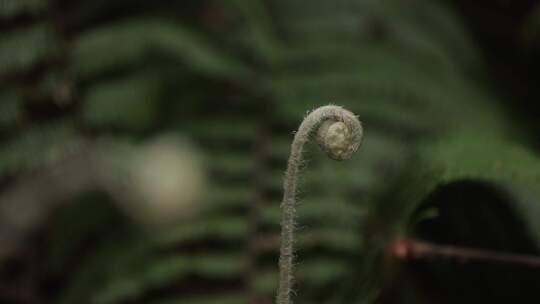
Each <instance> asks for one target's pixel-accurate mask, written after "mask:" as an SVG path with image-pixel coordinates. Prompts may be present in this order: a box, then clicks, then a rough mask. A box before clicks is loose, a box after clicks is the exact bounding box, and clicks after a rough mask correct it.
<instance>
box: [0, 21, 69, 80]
mask: <svg viewBox="0 0 540 304" xmlns="http://www.w3.org/2000/svg"><path fill="white" fill-rule="evenodd" d="M57 49H58V46H57V39H56V37H55V34H54V31H52V29H51V28H50V27H49V26H48V25H46V24H37V25H33V26H31V27H29V28H25V29H20V30H14V31H10V32H4V33H1V35H0V74H6V73H12V72H20V71H24V70H26V69H28V68H31V67H32V66H33V65H35V64H37V63H41V62H43V61H45V60H46V59H47V58H49V57H50V56H51V55H54V54H55V52H56V51H57Z"/></svg>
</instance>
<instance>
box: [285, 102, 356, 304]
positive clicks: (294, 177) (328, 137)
mask: <svg viewBox="0 0 540 304" xmlns="http://www.w3.org/2000/svg"><path fill="white" fill-rule="evenodd" d="M317 127H318V130H317V142H318V143H319V145H320V147H321V149H322V150H323V151H325V152H326V154H327V155H328V157H330V158H332V159H334V160H346V159H350V158H351V157H352V155H353V154H354V152H356V150H358V148H359V147H360V145H361V143H362V138H363V129H362V124H361V123H360V121H359V120H358V118H357V117H356V116H355V115H354V114H353V113H351V112H350V111H347V110H345V109H343V108H342V107H339V106H334V105H328V106H323V107H320V108H317V109H315V110H313V111H312V112H311V113H309V114H308V115H307V116H306V118H304V120H303V121H302V123H301V124H300V127H299V128H298V131H297V132H296V134H295V136H294V140H293V142H292V145H291V154H290V156H289V161H288V164H287V171H286V172H285V179H284V183H283V188H284V189H283V190H284V193H283V201H282V202H281V248H280V256H279V287H278V294H277V300H276V302H277V304H291V303H292V301H291V293H292V292H293V291H292V290H293V289H292V287H293V279H294V276H293V259H294V219H295V213H296V210H295V205H296V191H297V185H296V184H297V181H298V173H299V171H300V166H301V164H302V150H303V148H304V145H305V143H306V142H307V141H308V140H309V137H310V134H311V133H312V132H313V131H314V130H315V128H317Z"/></svg>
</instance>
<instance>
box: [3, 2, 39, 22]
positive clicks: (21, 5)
mask: <svg viewBox="0 0 540 304" xmlns="http://www.w3.org/2000/svg"><path fill="white" fill-rule="evenodd" d="M47 5H48V2H47V0H2V1H0V18H6V19H7V18H12V17H16V16H17V15H20V14H22V13H30V14H36V13H40V12H43V11H44V10H45V9H46V8H47Z"/></svg>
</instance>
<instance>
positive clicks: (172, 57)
mask: <svg viewBox="0 0 540 304" xmlns="http://www.w3.org/2000/svg"><path fill="white" fill-rule="evenodd" d="M0 3H1V4H0V20H1V22H2V23H3V24H6V26H5V27H6V30H3V31H2V33H0V77H1V79H2V81H1V83H0V134H1V135H2V145H1V147H0V180H1V181H9V180H11V179H13V178H16V177H18V176H19V175H21V174H23V173H25V172H28V171H32V170H38V169H39V168H42V167H43V166H44V165H46V164H47V163H48V162H49V161H50V159H51V158H55V157H61V154H62V151H63V149H65V148H66V146H69V145H68V144H67V143H69V142H70V141H72V140H75V139H76V138H80V137H83V138H100V137H108V138H113V139H115V138H117V139H118V140H124V139H126V138H127V139H129V140H132V141H140V140H142V139H145V138H148V137H152V136H155V135H158V134H160V133H162V132H171V131H172V132H174V133H177V134H180V135H182V136H185V137H188V138H190V139H191V140H192V141H194V142H195V143H196V144H197V146H198V147H199V148H200V151H202V154H203V155H204V159H205V161H206V169H207V171H208V175H209V179H210V185H209V189H208V191H207V193H206V196H205V200H204V205H203V206H202V208H203V211H202V212H201V214H200V215H198V216H197V217H196V218H193V219H191V220H189V221H185V222H182V223H178V225H175V227H174V228H171V229H169V230H168V231H160V232H156V231H151V232H148V231H141V229H140V228H137V227H135V226H134V224H133V223H131V222H130V221H129V220H126V219H124V218H123V216H122V215H119V214H118V213H117V211H116V210H115V209H114V208H112V207H111V204H110V200H111V199H110V198H107V197H105V196H103V195H95V194H86V195H82V196H81V197H80V198H74V199H73V204H71V205H69V206H66V207H63V208H62V209H61V210H59V211H58V212H56V213H55V216H54V218H53V219H52V220H50V222H48V224H47V229H43V230H44V231H45V232H43V233H42V234H43V235H44V238H45V239H46V243H47V245H46V246H45V250H43V251H41V252H40V257H39V261H40V263H42V265H45V266H43V268H44V271H45V275H41V276H40V278H39V279H41V280H45V281H48V282H49V281H50V282H54V284H51V285H52V286H54V287H51V289H52V291H50V290H49V291H47V292H43V293H42V296H43V297H45V298H46V301H45V302H47V303H49V302H50V303H81V302H82V303H95V304H105V303H193V304H195V303H197V304H202V303H248V302H250V303H271V302H272V301H273V297H274V292H275V288H276V284H277V249H278V245H279V240H278V232H279V225H278V223H279V202H280V199H281V178H282V174H283V171H284V168H285V160H286V158H287V156H288V151H289V146H288V145H289V143H290V141H291V139H292V136H291V132H292V131H293V130H294V129H295V128H296V127H297V125H298V123H299V122H300V121H301V119H302V117H303V115H304V114H305V113H306V111H308V110H310V109H313V108H315V107H317V106H320V105H324V104H328V103H335V104H339V105H341V106H344V107H345V108H347V109H349V110H351V111H353V112H355V113H357V114H358V115H359V116H360V118H361V120H362V121H363V123H364V127H365V132H366V134H365V142H364V146H363V147H362V148H361V151H360V152H359V153H358V155H357V156H355V157H354V159H353V160H352V161H351V162H349V163H336V162H331V161H329V160H326V159H324V156H322V153H319V152H318V151H316V149H317V148H316V147H315V146H314V145H313V146H312V147H310V148H309V152H307V155H308V158H309V169H308V170H306V172H305V173H306V174H305V178H304V180H303V184H302V191H301V200H302V203H301V206H300V207H299V227H300V228H301V229H300V230H299V241H298V254H299V258H298V261H299V265H298V280H297V286H298V296H296V301H297V302H298V303H371V302H372V301H373V300H374V299H375V298H376V297H377V296H378V294H379V292H380V290H381V287H382V286H383V285H384V282H381V281H379V277H381V278H380V279H381V280H384V276H383V274H384V272H383V268H384V267H383V266H384V265H382V264H383V262H381V255H382V254H383V250H384V248H385V247H386V246H388V244H389V243H390V242H391V241H392V240H393V239H394V238H395V237H396V236H399V235H402V234H404V233H406V232H407V229H408V225H409V224H410V217H411V214H412V213H413V212H414V210H415V209H416V207H417V206H418V205H419V204H420V203H421V202H422V201H423V199H424V197H425V196H426V195H428V194H429V193H430V192H431V191H433V190H434V189H436V188H437V187H438V186H440V185H441V184H445V183H449V182H452V181H455V180H460V179H464V178H472V179H479V180H485V181H488V182H493V183H494V184H498V185H499V184H500V185H502V186H501V187H510V186H511V185H513V184H514V183H518V184H520V188H519V189H521V187H529V188H531V189H535V188H537V187H538V184H537V183H538V182H539V177H538V175H537V174H538V172H539V170H538V166H539V165H540V163H539V162H538V159H537V157H536V156H534V155H532V154H531V153H529V152H528V151H526V148H525V147H520V145H521V143H522V142H525V141H526V138H523V137H522V136H518V135H517V131H516V130H515V127H513V126H512V125H511V123H510V121H509V120H508V119H507V118H506V116H505V113H504V112H503V111H502V109H501V108H500V104H499V102H498V100H497V99H498V97H497V96H495V94H494V93H493V91H492V90H491V88H490V86H489V83H488V81H487V80H486V74H485V73H486V69H485V66H484V62H482V57H481V55H480V54H479V51H478V50H477V49H476V47H475V45H474V44H473V43H472V41H471V40H470V39H469V36H468V33H467V32H466V31H465V30H464V27H463V24H462V22H461V21H460V20H459V18H457V17H456V16H455V14H454V13H453V11H452V10H451V9H450V8H449V7H448V6H447V4H446V3H445V2H443V1H429V0H418V1H399V0H387V1H373V0H355V1H353V0H333V1H330V0H271V1H263V0H234V1H223V0H205V1H184V0H182V1H180V0H179V1H147V2H142V1H137V2H130V1H102V0H99V1H92V3H90V2H86V1H47V0H24V1H23V0H12V1H9V0H6V1H2V2H0ZM455 134H460V136H457V137H456V136H455ZM465 135H466V136H465ZM454 138H457V139H454ZM516 138H517V140H516ZM59 155H60V156H59ZM6 183H8V182H6ZM535 197H536V196H535ZM514 198H515V202H516V205H517V206H519V208H523V209H524V210H536V209H534V208H533V206H532V205H533V204H532V203H531V201H530V200H520V197H519V195H516V196H515V197H514ZM534 202H536V200H534ZM527 204H528V205H527ZM524 213H525V214H527V213H528V211H525V212H524ZM528 214H533V213H530V212H529V213H528ZM534 214H538V213H534ZM535 219H537V217H534V216H530V218H526V220H527V221H528V222H529V223H530V224H531V225H532V226H531V229H532V230H534V231H536V232H538V231H540V230H538V229H535V228H536V225H537V224H534V223H535V222H537V221H535ZM537 239H538V238H537ZM358 278H360V279H358Z"/></svg>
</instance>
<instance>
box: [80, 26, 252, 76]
mask: <svg viewBox="0 0 540 304" xmlns="http://www.w3.org/2000/svg"><path fill="white" fill-rule="evenodd" d="M111 45H115V47H114V48H111V47H110V46H111ZM160 61H161V62H169V63H172V64H178V65H180V66H185V67H188V68H191V69H193V70H194V71H195V72H197V73H202V74H205V75H209V76H213V77H233V78H238V77H245V76H247V75H249V74H248V70H247V68H246V66H245V65H243V64H242V63H241V62H238V61H236V60H235V59H233V58H231V57H230V56H227V55H226V54H224V53H223V52H221V51H219V50H217V49H216V48H214V47H212V46H211V43H210V42H208V41H205V39H204V38H203V37H202V36H201V35H198V34H196V33H195V32H193V31H190V30H188V29H186V28H185V27H182V26H180V25H177V24H175V23H172V22H170V21H167V20H158V19H148V20H140V19H135V20H128V21H123V22H118V23H115V24H109V25H106V26H103V27H102V28H97V29H92V30H90V31H88V32H86V33H83V34H81V36H80V37H78V40H77V41H75V50H74V55H73V65H74V68H73V69H74V73H75V74H76V75H78V77H81V78H86V77H92V76H98V75H100V74H103V73H106V72H111V71H115V70H122V69H127V68H130V67H133V66H140V65H143V64H145V63H147V64H148V63H151V62H154V63H156V62H160Z"/></svg>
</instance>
